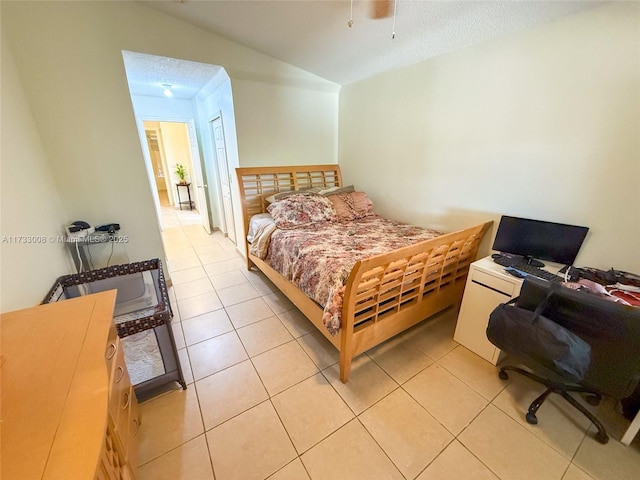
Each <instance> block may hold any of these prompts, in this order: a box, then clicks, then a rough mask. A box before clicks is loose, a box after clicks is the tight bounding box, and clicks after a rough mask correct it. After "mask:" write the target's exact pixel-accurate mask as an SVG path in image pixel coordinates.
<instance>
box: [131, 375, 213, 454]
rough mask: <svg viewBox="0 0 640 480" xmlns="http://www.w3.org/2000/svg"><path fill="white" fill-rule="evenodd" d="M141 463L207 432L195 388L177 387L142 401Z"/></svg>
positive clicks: (139, 436) (139, 435)
mask: <svg viewBox="0 0 640 480" xmlns="http://www.w3.org/2000/svg"><path fill="white" fill-rule="evenodd" d="M140 418H141V424H140V433H139V434H138V452H139V461H138V463H139V464H140V465H143V464H145V463H147V462H148V461H150V460H153V459H155V458H157V457H159V456H160V455H163V454H165V453H167V452H168V451H170V450H173V449H174V448H176V447H179V446H180V445H182V444H183V443H185V442H187V441H189V440H191V439H193V438H195V437H197V436H198V435H201V434H202V433H204V426H203V424H202V417H201V416H200V408H199V406H198V398H197V395H196V390H195V389H194V388H187V389H186V390H182V389H180V390H174V391H172V392H169V393H167V394H164V395H160V396H158V397H156V398H153V399H151V400H149V401H147V402H144V403H142V404H140Z"/></svg>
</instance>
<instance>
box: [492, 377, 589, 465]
mask: <svg viewBox="0 0 640 480" xmlns="http://www.w3.org/2000/svg"><path fill="white" fill-rule="evenodd" d="M509 378H510V379H511V383H510V384H509V385H508V386H507V387H506V388H505V390H504V391H503V392H501V393H500V395H498V396H497V397H496V398H495V399H494V401H493V402H492V403H493V404H494V405H495V406H496V407H498V408H499V409H500V410H502V411H503V412H505V413H506V414H507V415H509V416H510V417H511V418H513V419H514V420H516V421H517V422H518V423H519V424H520V425H522V426H523V427H524V428H526V429H527V430H529V431H530V432H531V433H532V434H533V435H535V436H536V437H538V438H539V439H540V440H542V441H543V442H545V443H546V444H548V445H550V446H552V447H553V448H555V449H556V450H557V451H558V452H560V453H561V454H563V455H564V456H565V457H567V458H569V459H571V458H573V456H574V455H575V453H576V450H577V449H578V447H579V446H580V443H582V440H583V439H584V436H585V434H586V432H587V429H588V428H589V425H590V424H591V422H590V421H589V420H588V419H587V418H586V417H585V416H584V415H582V413H580V412H578V410H576V409H575V408H573V407H572V406H571V405H569V403H568V402H566V401H565V400H564V399H563V398H561V397H560V396H559V395H556V394H551V395H550V396H549V397H547V399H546V400H545V402H544V403H543V404H542V406H541V407H540V409H539V410H538V413H537V414H536V416H537V417H538V424H537V425H530V424H529V423H527V421H526V419H525V414H526V413H527V410H528V409H529V405H530V404H531V402H532V401H533V400H535V398H536V397H537V396H538V395H540V394H541V393H542V392H543V391H544V390H545V389H544V387H543V386H542V385H540V384H538V383H536V382H533V381H532V380H529V379H527V378H525V377H523V376H521V375H518V374H516V373H509ZM578 401H579V402H581V403H584V402H582V401H581V399H578ZM585 406H587V407H588V405H587V404H586V403H585Z"/></svg>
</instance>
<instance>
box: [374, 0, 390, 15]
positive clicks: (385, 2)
mask: <svg viewBox="0 0 640 480" xmlns="http://www.w3.org/2000/svg"><path fill="white" fill-rule="evenodd" d="M391 2H392V0H371V18H385V17H388V16H389V15H391Z"/></svg>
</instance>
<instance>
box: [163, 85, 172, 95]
mask: <svg viewBox="0 0 640 480" xmlns="http://www.w3.org/2000/svg"><path fill="white" fill-rule="evenodd" d="M162 86H163V87H164V90H163V93H164V96H165V97H169V98H171V97H173V92H172V91H171V89H172V88H173V85H171V84H170V83H163V84H162Z"/></svg>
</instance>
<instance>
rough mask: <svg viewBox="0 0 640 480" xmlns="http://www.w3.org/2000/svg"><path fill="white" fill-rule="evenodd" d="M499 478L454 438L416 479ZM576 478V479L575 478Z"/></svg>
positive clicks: (493, 479) (459, 479)
mask: <svg viewBox="0 0 640 480" xmlns="http://www.w3.org/2000/svg"><path fill="white" fill-rule="evenodd" d="M470 478H473V479H474V480H499V479H498V477H496V476H495V475H494V474H493V472H491V470H489V469H488V468H487V466H486V465H484V464H483V463H482V462H481V461H480V460H478V459H477V458H476V457H474V456H473V455H472V454H471V452H469V450H467V449H466V448H465V447H464V446H463V445H462V444H461V443H460V442H458V441H457V440H454V441H453V442H451V443H450V444H449V446H448V447H447V448H446V449H445V450H444V452H442V453H441V454H440V455H439V456H438V458H436V459H435V461H433V463H431V464H430V465H429V466H428V467H427V468H426V470H425V471H424V472H422V473H421V474H420V475H419V476H418V477H417V478H416V480H467V479H470ZM576 480H577V479H576Z"/></svg>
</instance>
